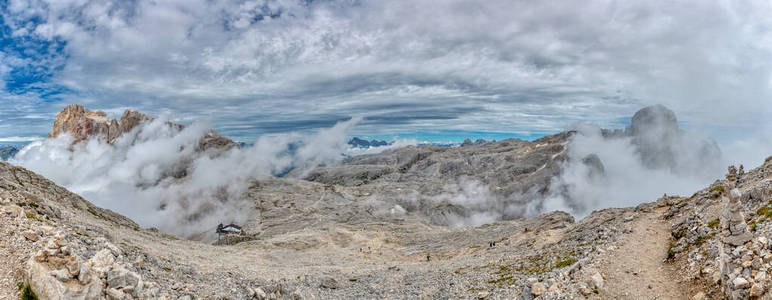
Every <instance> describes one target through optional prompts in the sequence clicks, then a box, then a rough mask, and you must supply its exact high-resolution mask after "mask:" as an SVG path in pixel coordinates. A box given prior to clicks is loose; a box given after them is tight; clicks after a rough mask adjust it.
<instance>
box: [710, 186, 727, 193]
mask: <svg viewBox="0 0 772 300" xmlns="http://www.w3.org/2000/svg"><path fill="white" fill-rule="evenodd" d="M710 192H711V193H713V192H718V193H723V192H724V187H723V186H717V187H714V188H712V189H710Z"/></svg>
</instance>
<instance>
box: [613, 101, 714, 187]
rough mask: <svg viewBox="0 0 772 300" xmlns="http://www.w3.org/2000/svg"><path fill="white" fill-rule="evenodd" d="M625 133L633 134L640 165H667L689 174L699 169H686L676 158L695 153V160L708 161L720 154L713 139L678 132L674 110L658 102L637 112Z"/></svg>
mask: <svg viewBox="0 0 772 300" xmlns="http://www.w3.org/2000/svg"><path fill="white" fill-rule="evenodd" d="M625 133H626V134H627V135H628V136H630V137H632V143H633V145H635V146H636V147H637V149H638V153H639V154H640V156H641V160H642V161H643V164H644V165H645V166H647V167H649V168H670V169H672V170H673V171H674V172H676V173H679V172H681V173H689V172H695V171H698V170H689V169H691V168H690V166H689V164H687V163H685V162H683V161H679V158H682V157H684V156H698V157H695V159H698V160H701V161H704V162H706V164H708V163H711V162H718V161H719V159H720V156H721V150H720V149H719V148H718V145H717V144H716V143H715V142H714V141H711V140H707V139H701V138H698V137H694V136H690V135H688V134H686V133H685V132H683V131H681V130H680V129H679V128H678V120H677V119H676V115H675V113H674V112H673V111H672V110H670V109H668V108H667V107H665V106H662V105H659V104H658V105H654V106H649V107H645V108H643V109H641V110H639V111H638V112H636V113H635V115H634V116H633V118H632V121H631V124H630V127H628V128H627V129H626V130H625ZM695 149H696V151H695ZM685 153H691V154H692V155H685Z"/></svg>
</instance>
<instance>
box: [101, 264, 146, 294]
mask: <svg viewBox="0 0 772 300" xmlns="http://www.w3.org/2000/svg"><path fill="white" fill-rule="evenodd" d="M139 279H140V277H139V275H137V273H134V272H131V271H129V270H126V269H125V268H123V267H119V268H114V269H112V270H110V272H107V285H108V286H110V287H114V288H117V289H126V288H132V289H133V288H134V287H136V286H137V284H138V283H139Z"/></svg>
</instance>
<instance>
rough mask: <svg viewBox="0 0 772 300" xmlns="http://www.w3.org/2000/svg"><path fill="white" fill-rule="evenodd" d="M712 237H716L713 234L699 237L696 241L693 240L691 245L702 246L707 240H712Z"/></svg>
mask: <svg viewBox="0 0 772 300" xmlns="http://www.w3.org/2000/svg"><path fill="white" fill-rule="evenodd" d="M714 236H716V233H715V232H714V233H711V234H708V235H703V236H701V237H698V238H697V239H696V240H694V243H692V245H695V246H697V247H699V246H701V245H702V244H704V243H705V242H707V241H708V240H710V239H712V238H713V237H714Z"/></svg>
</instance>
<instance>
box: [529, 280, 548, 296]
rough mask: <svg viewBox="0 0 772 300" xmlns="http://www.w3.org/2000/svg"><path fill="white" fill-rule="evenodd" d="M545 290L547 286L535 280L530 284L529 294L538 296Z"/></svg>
mask: <svg viewBox="0 0 772 300" xmlns="http://www.w3.org/2000/svg"><path fill="white" fill-rule="evenodd" d="M546 292H547V287H546V286H544V284H543V283H541V282H537V283H534V284H533V285H531V294H533V295H534V296H536V297H538V296H541V295H544V293H546Z"/></svg>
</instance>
